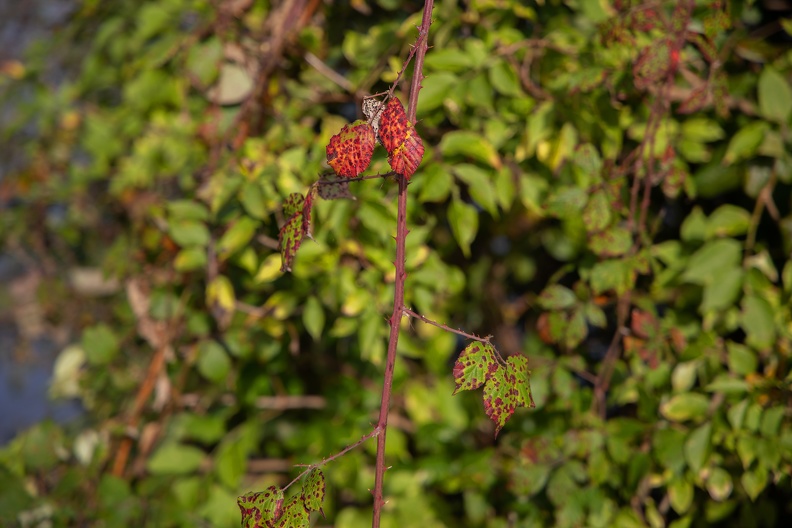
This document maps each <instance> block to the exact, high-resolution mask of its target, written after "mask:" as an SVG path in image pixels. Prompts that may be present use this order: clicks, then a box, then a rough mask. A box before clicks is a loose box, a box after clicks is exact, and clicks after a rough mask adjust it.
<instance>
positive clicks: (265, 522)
mask: <svg viewBox="0 0 792 528" xmlns="http://www.w3.org/2000/svg"><path fill="white" fill-rule="evenodd" d="M237 504H238V505H239V511H240V512H242V528H265V527H269V526H274V524H275V522H277V520H278V519H279V518H280V515H281V511H282V510H281V508H282V506H283V490H282V489H280V488H278V487H276V486H270V487H269V488H267V489H265V490H264V491H256V492H251V493H247V494H245V495H242V496H241V497H238V498H237Z"/></svg>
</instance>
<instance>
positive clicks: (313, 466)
mask: <svg viewBox="0 0 792 528" xmlns="http://www.w3.org/2000/svg"><path fill="white" fill-rule="evenodd" d="M380 431H381V429H380V428H379V427H375V428H374V429H373V430H372V431H371V432H370V433H368V434H366V435H363V436H362V437H360V440H358V441H357V442H355V443H354V444H350V445H348V446H346V447H345V448H344V449H342V450H341V451H339V452H338V453H336V454H335V455H331V456H329V457H327V458H323V459H322V461H321V462H317V463H315V464H311V465H308V466H301V467H305V471H303V472H302V473H300V474H299V475H297V476H296V477H294V479H293V480H292V481H291V482H289V483H288V484H286V485H285V486H283V491H286V490H287V489H289V487H290V486H291V485H292V484H294V483H295V482H297V481H298V480H300V479H301V478H303V477H304V476H305V475H307V474H308V473H310V472H311V471H313V470H314V469H316V468H319V467H322V466H324V465H325V464H328V463H330V462H332V461H333V460H335V459H336V458H338V457H341V456H344V455H346V454H347V453H349V452H350V451H352V450H353V449H355V448H356V447H358V446H359V445H361V444H362V443H363V442H365V441H366V440H368V439H369V438H372V437H374V436H377V435H379V434H380Z"/></svg>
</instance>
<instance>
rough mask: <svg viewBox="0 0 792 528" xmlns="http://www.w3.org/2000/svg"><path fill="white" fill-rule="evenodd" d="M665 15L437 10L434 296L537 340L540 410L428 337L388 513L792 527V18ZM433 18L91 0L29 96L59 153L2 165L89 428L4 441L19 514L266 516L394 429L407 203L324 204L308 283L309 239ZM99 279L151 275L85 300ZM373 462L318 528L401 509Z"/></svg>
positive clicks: (404, 412)
mask: <svg viewBox="0 0 792 528" xmlns="http://www.w3.org/2000/svg"><path fill="white" fill-rule="evenodd" d="M287 4H288V3H287ZM614 4H615V5H614ZM632 4H633V5H632V6H630V2H607V1H598V0H568V1H565V2H561V1H559V0H545V1H543V2H537V3H533V2H531V3H525V2H521V1H517V0H514V1H510V0H503V1H487V0H477V1H473V2H464V3H460V2H455V1H452V0H449V1H441V2H438V5H437V6H436V9H435V12H434V24H433V26H432V34H431V36H430V44H431V45H432V46H433V47H432V48H431V49H430V50H429V54H428V55H427V59H426V67H425V71H424V73H425V75H426V79H425V80H424V82H423V90H422V91H421V94H420V104H419V108H418V118H419V123H418V125H417V128H418V131H419V133H420V134H421V136H422V137H423V141H424V144H425V145H426V155H425V158H424V162H423V164H422V166H421V168H420V169H419V171H418V172H417V173H416V175H415V176H414V177H413V178H412V183H411V184H410V196H411V198H410V204H409V219H408V221H409V225H410V229H411V231H410V235H409V237H408V240H407V253H408V255H407V266H408V279H407V281H408V282H407V293H406V302H407V304H408V306H411V307H412V308H413V309H415V310H416V311H419V312H420V313H422V314H425V315H427V316H428V317H430V318H432V319H435V320H437V321H440V322H444V323H447V324H449V325H450V326H453V327H459V328H463V329H465V330H467V331H469V332H475V333H478V334H481V335H486V334H493V335H494V342H495V343H496V345H497V346H498V347H499V349H500V350H501V352H502V353H504V354H507V355H508V354H514V353H523V354H525V355H526V356H527V357H528V358H529V364H530V365H531V368H532V370H533V378H532V387H533V394H534V398H535V400H536V409H535V410H530V411H529V410H525V409H520V410H518V412H517V413H516V414H515V416H514V417H513V418H512V420H511V421H510V422H509V423H508V424H507V425H506V427H505V428H504V430H503V431H502V432H501V433H500V435H499V436H498V438H497V439H494V438H493V435H492V431H493V425H492V424H491V423H490V422H489V420H488V419H487V417H486V416H485V415H484V412H483V409H482V404H481V397H480V394H461V395H459V396H456V397H452V396H451V393H452V391H453V387H454V385H453V378H452V375H451V367H452V364H453V361H454V359H455V356H456V354H457V353H458V352H459V351H460V350H461V349H462V347H463V346H464V343H463V342H461V341H458V340H457V339H456V337H455V336H454V335H452V334H448V333H444V332H441V331H439V330H437V329H436V328H433V327H430V326H426V325H423V324H422V323H420V322H414V321H409V320H406V319H405V321H404V333H403V336H402V340H401V341H400V357H399V362H398V365H397V373H396V383H395V394H396V400H395V404H394V407H393V411H392V412H393V419H392V420H391V429H390V430H389V433H388V450H389V453H388V463H389V465H391V466H392V468H391V469H390V470H389V471H388V473H387V475H386V496H387V498H388V501H389V502H388V505H387V507H386V512H385V519H384V523H385V525H386V526H424V527H430V526H486V527H500V526H504V527H505V526H558V527H573V526H587V527H597V526H602V527H610V526H623V527H627V526H652V527H660V526H674V527H676V528H682V527H686V526H704V525H715V524H717V525H718V526H740V527H748V526H774V525H776V523H778V522H780V520H781V519H783V518H784V517H787V518H788V516H790V515H792V511H790V504H792V502H791V501H790V499H792V487H791V486H790V476H789V475H790V473H791V472H792V420H790V381H792V377H791V376H790V365H789V355H790V345H791V343H792V341H790V339H792V313H791V312H790V295H792V264H790V261H789V255H790V250H791V249H792V236H791V235H792V220H791V219H792V216H790V205H792V204H791V202H790V196H791V195H792V193H790V189H792V185H791V184H792V160H791V159H790V144H792V138H790V131H789V124H790V113H792V88H791V87H790V75H791V74H792V54H791V53H790V47H789V42H790V30H792V23H790V22H789V21H788V20H783V21H782V22H781V27H782V28H783V29H784V31H780V30H777V31H776V32H775V33H773V34H772V35H771V36H770V37H768V36H767V35H766V32H762V31H755V29H756V28H757V27H762V26H761V24H762V20H761V14H762V12H761V10H760V9H759V8H758V6H757V5H754V4H753V2H740V1H735V2H729V3H728V5H726V6H719V4H720V2H709V1H707V2H704V1H697V2H695V3H694V4H695V5H694V9H693V10H692V12H691V13H690V14H689V18H686V17H687V15H686V14H684V13H682V14H680V11H679V9H678V8H676V7H675V6H676V5H677V3H676V2H670V3H666V4H663V3H648V2H647V3H645V4H641V5H638V3H637V2H632ZM421 7H422V6H421V4H420V3H419V2H413V1H404V2H399V1H395V0H379V1H377V2H374V1H369V2H366V1H365V0H360V1H357V2H352V3H351V6H350V5H347V3H346V2H334V3H324V2H314V3H308V7H306V11H305V12H304V13H306V14H305V15H304V16H302V17H293V18H292V19H284V20H286V21H285V22H284V21H283V20H281V21H280V22H273V21H275V20H276V19H277V13H278V12H277V10H275V9H273V7H272V6H270V4H269V2H264V1H255V2H252V4H251V5H249V6H246V5H245V3H244V2H240V3H222V2H218V3H211V2H207V1H204V0H157V1H144V2H139V1H136V2H132V1H117V2H96V1H85V2H83V3H81V4H80V5H79V6H78V8H77V10H76V12H75V13H74V15H73V17H72V19H71V21H70V23H69V24H68V26H67V27H65V28H63V29H62V30H61V31H59V32H58V33H57V34H56V35H55V36H54V38H52V39H49V40H47V41H43V42H40V43H38V44H37V45H36V46H35V47H34V48H33V49H32V50H31V51H30V53H29V54H28V56H27V58H26V59H25V60H24V61H23V64H24V69H25V71H24V75H23V76H22V77H21V78H19V79H12V78H11V76H10V75H6V76H5V77H0V90H1V91H2V92H0V93H2V94H4V95H5V96H9V97H16V98H18V99H17V100H20V101H21V103H20V105H19V106H18V107H17V108H16V109H15V112H14V116H13V117H14V119H13V122H12V123H6V124H5V125H4V126H5V128H4V131H3V132H4V134H5V137H6V140H8V141H16V142H17V143H16V144H19V145H20V148H24V152H25V156H26V159H27V160H29V163H27V164H26V165H25V167H24V168H23V169H22V170H19V171H18V172H16V173H14V174H11V175H7V176H5V177H4V179H3V181H2V182H0V186H2V190H3V193H2V194H0V196H5V197H9V196H10V197H13V200H10V199H9V200H6V198H3V199H4V200H6V202H5V203H3V205H2V207H3V210H2V215H0V240H2V243H3V245H4V247H5V248H6V251H14V252H23V253H25V254H27V255H36V256H37V258H39V259H41V262H42V268H43V269H45V270H46V271H47V274H46V279H45V283H44V284H43V285H42V292H41V298H42V303H43V305H44V307H45V309H46V314H47V316H48V318H49V321H50V322H52V323H53V324H63V325H66V326H68V327H69V328H72V329H73V330H74V333H73V334H72V339H71V342H72V343H73V344H72V345H71V346H69V347H67V348H66V349H65V350H64V352H63V353H62V354H61V360H60V362H59V366H60V369H59V370H57V375H56V377H55V379H54V385H53V391H54V393H55V394H56V396H57V395H59V396H61V397H78V398H80V399H81V400H82V402H83V404H84V405H85V407H86V409H87V411H88V412H87V415H86V416H85V418H84V419H83V420H81V421H80V422H79V423H73V424H68V425H65V426H59V425H55V424H52V423H42V424H39V425H37V426H35V427H33V428H32V429H30V430H28V431H26V432H24V433H22V434H20V435H19V436H18V437H17V438H16V439H15V440H13V441H12V442H11V443H10V444H8V445H6V446H4V447H3V448H2V450H0V524H2V525H4V526H6V525H14V524H15V523H19V524H25V522H28V524H25V525H28V526H33V525H36V524H35V523H33V524H30V523H31V522H33V521H30V520H31V519H50V520H51V521H52V522H53V524H54V525H55V526H85V525H92V526H93V525H95V526H143V525H146V526H162V527H165V526H185V527H187V526H190V527H192V526H232V525H238V523H239V512H238V509H237V506H236V497H237V496H238V495H241V494H242V493H244V492H247V491H250V490H256V489H263V488H265V487H267V486H269V485H272V484H277V485H283V484H284V483H285V482H288V480H290V479H291V477H292V476H293V475H295V474H297V472H298V469H297V468H292V469H290V465H292V464H298V463H311V462H315V461H318V460H320V459H321V458H322V457H323V456H327V455H329V454H332V453H334V452H337V451H339V450H340V449H342V448H343V447H344V446H346V445H348V444H350V443H352V442H354V441H355V440H357V439H358V438H360V437H361V436H362V435H364V434H366V433H367V432H369V431H370V430H371V427H372V424H373V423H374V422H376V416H377V411H378V408H379V391H380V381H379V380H380V376H381V373H382V369H383V359H384V352H385V346H386V342H385V340H386V336H387V329H388V328H387V323H386V320H385V318H386V316H387V314H388V313H389V310H390V304H391V302H392V301H391V299H392V282H393V275H394V270H393V265H392V260H393V258H394V257H393V250H394V244H393V240H392V238H391V237H392V236H393V234H394V233H395V192H396V186H395V185H394V184H392V183H391V182H384V183H383V182H381V181H377V180H373V181H366V182H360V183H357V184H354V185H353V186H352V192H353V194H354V195H355V196H356V198H357V199H356V200H355V201H352V200H337V201H328V202H325V201H320V202H319V203H318V204H317V205H316V206H315V208H314V238H315V239H316V241H315V242H310V241H307V242H306V243H305V244H304V246H303V247H302V248H301V249H300V251H299V253H298V255H297V258H296V262H295V265H294V272H293V273H292V274H287V275H284V274H281V273H280V272H279V267H280V256H279V254H278V252H277V236H278V228H279V225H280V223H282V222H283V217H282V212H281V203H282V201H283V199H284V198H285V197H286V196H288V195H289V193H292V192H304V191H305V190H306V188H307V186H308V185H309V184H310V183H312V182H313V181H315V180H316V178H317V175H318V174H320V173H321V172H323V171H326V170H327V169H326V165H325V161H324V156H325V152H324V149H325V145H326V144H327V142H328V140H329V138H330V136H331V135H332V134H334V133H336V132H337V131H338V130H339V129H340V127H341V126H342V124H344V123H346V122H348V121H351V120H353V119H354V118H355V117H357V115H355V112H356V109H357V108H359V105H358V103H359V99H358V101H357V102H356V100H355V97H354V95H355V93H357V95H358V97H360V96H362V95H364V94H366V93H369V92H374V91H378V90H381V89H383V88H385V87H387V83H389V82H391V81H392V80H393V79H394V78H395V72H396V71H398V69H399V68H400V66H401V62H402V60H403V59H404V58H405V57H406V55H407V53H408V52H409V46H410V44H411V43H412V42H414V39H415V36H416V31H415V27H416V25H417V24H418V22H419V20H420V8H421ZM720 8H723V9H720ZM724 10H725V11H724ZM273 13H275V14H273ZM724 13H726V14H724ZM658 14H661V15H662V17H663V18H664V19H665V20H666V22H667V23H666V25H662V24H660V23H657V24H654V25H653V24H652V22H651V21H652V20H655V21H657V20H660V19H659V18H658ZM683 15H684V16H683ZM685 28H687V30H688V31H690V32H691V33H690V35H692V34H693V33H696V34H698V35H699V37H698V40H695V39H693V40H691V41H684V31H685ZM776 29H778V28H776ZM680 35H681V37H680ZM705 35H706V36H707V37H711V40H708V39H705V38H704V36H705ZM675 39H676V40H675ZM680 39H682V40H680ZM674 46H677V48H676V49H677V50H678V52H679V54H678V56H677V58H676V59H675V58H674V55H673V53H672V50H673V49H675V48H674ZM314 57H315V58H316V59H318V60H319V61H321V63H323V64H324V65H325V66H326V67H328V68H331V69H332V70H335V71H336V72H338V73H340V74H341V75H342V76H343V77H344V78H345V79H347V81H348V82H349V83H350V86H351V92H350V91H349V90H348V89H347V88H345V87H342V86H340V85H339V84H337V82H336V81H334V80H333V78H331V76H329V75H328V74H327V72H326V71H325V70H324V69H322V68H321V66H320V67H319V69H317V67H316V66H314V65H312V64H318V62H317V61H316V60H314ZM241 63H242V64H243V66H240V64H241ZM53 64H57V65H58V66H57V68H64V69H65V70H66V71H68V72H70V75H69V76H68V79H67V80H66V81H65V82H62V83H60V84H55V83H54V82H53V81H52V75H51V74H52V69H53V67H54V66H53ZM246 67H247V68H249V69H250V70H251V71H253V72H254V75H252V76H250V75H248V74H247V73H245V68H246ZM669 68H671V69H670V70H669ZM256 71H264V72H266V73H265V74H264V75H261V76H256V75H255V72H256ZM669 72H670V73H669ZM221 73H222V75H221ZM221 76H222V77H224V79H221ZM234 76H235V77H234ZM218 81H222V82H227V83H228V84H227V86H225V87H223V88H219V89H218V88H215V89H214V91H212V89H211V87H212V86H216V85H217V83H218ZM222 82H221V84H222ZM246 83H252V85H253V86H252V90H253V93H254V94H256V97H255V99H251V100H250V101H249V102H247V103H245V102H243V99H244V97H245V95H246V91H245V88H246ZM235 88H236V89H238V90H240V93H236V94H235V93H234V89H235ZM402 100H405V101H406V97H404V96H402ZM220 103H223V104H220ZM685 105H687V106H685ZM31 127H32V128H31ZM31 130H34V132H33V134H32V135H33V137H30V131H31ZM25 134H27V136H25ZM20 138H21V139H20ZM20 141H22V142H21V143H20ZM374 169H375V170H377V169H378V170H381V171H383V172H384V171H386V170H387V163H386V160H385V159H384V157H383V156H382V154H381V153H380V154H379V155H378V156H377V155H375V159H374ZM636 181H637V182H638V183H637V184H635V183H634V182H636ZM646 181H649V182H650V185H649V186H648V188H649V191H648V192H646V194H644V189H645V188H646V186H645V185H644V182H646ZM634 185H635V187H633V186H634ZM634 188H635V189H637V190H636V191H635V192H636V194H635V196H636V198H635V199H633V198H632V197H633V189H634ZM45 264H46V265H45ZM74 266H88V267H95V266H100V267H101V268H102V269H103V270H104V271H105V272H106V273H107V274H108V276H109V277H112V278H114V279H116V280H117V281H118V284H119V287H118V288H117V290H116V292H115V293H114V294H113V295H112V296H110V297H107V298H102V299H98V300H97V299H89V298H80V297H79V296H75V294H74V292H71V291H70V290H69V286H68V282H67V281H66V271H67V270H68V269H70V268H71V267H74ZM135 295H137V297H135ZM141 310H142V311H141ZM614 334H617V335H618V336H619V337H620V339H618V340H617V341H615V342H616V343H617V345H616V346H615V347H614V346H611V342H612V340H613V336H614ZM609 350H610V353H608V351H609ZM158 354H160V357H162V358H164V360H165V366H164V370H163V371H162V374H161V375H160V376H159V377H158V379H159V381H158V383H157V386H156V388H155V390H154V397H152V398H150V399H149V400H148V402H147V404H146V405H145V406H144V407H143V412H142V416H141V417H140V419H139V420H138V421H136V422H135V423H132V424H131V425H132V426H131V427H129V425H130V422H129V421H128V420H129V416H130V415H134V399H135V395H136V394H137V393H138V391H139V390H140V387H141V386H142V384H143V383H144V379H146V378H147V372H148V369H149V365H150V363H151V362H152V360H153V358H155V357H157V355H158ZM604 379H609V380H610V383H609V387H608V388H607V391H604V392H602V391H601V392H599V393H598V391H596V390H595V388H594V385H595V384H596V383H597V380H599V385H600V387H603V384H602V381H603V380H604ZM150 381H152V380H150ZM307 396H313V397H314V398H307ZM125 436H131V437H133V438H134V441H133V442H132V445H133V446H134V447H133V449H132V453H131V457H130V459H129V462H128V464H126V471H125V472H124V474H123V476H113V474H112V472H111V468H112V466H113V464H114V461H115V460H116V457H117V456H118V451H119V446H120V445H121V444H122V443H123V441H122V438H124V437H125ZM373 448H374V445H373V442H371V443H370V444H366V445H365V446H364V447H362V448H361V449H358V450H355V451H353V452H351V453H349V454H348V455H346V456H344V457H342V458H340V459H339V460H338V461H335V462H333V463H332V464H331V465H329V466H328V467H327V468H326V470H325V473H326V476H327V479H328V499H327V502H326V503H325V506H324V511H325V512H326V514H327V519H326V520H325V521H322V520H318V521H315V522H316V523H318V525H333V526H338V527H358V526H367V525H369V523H370V520H369V519H370V502H371V497H370V494H369V491H368V489H369V488H371V487H372V486H373V481H374V478H373V469H372V462H373Z"/></svg>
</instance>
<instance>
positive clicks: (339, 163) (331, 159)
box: [327, 119, 375, 178]
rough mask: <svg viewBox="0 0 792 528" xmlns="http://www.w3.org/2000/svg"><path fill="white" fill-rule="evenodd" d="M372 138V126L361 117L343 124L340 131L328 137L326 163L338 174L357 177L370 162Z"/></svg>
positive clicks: (372, 148)
mask: <svg viewBox="0 0 792 528" xmlns="http://www.w3.org/2000/svg"><path fill="white" fill-rule="evenodd" d="M374 138H375V135H374V128H373V127H372V126H371V125H369V124H368V123H367V122H365V121H363V120H362V119H361V120H358V121H355V122H354V123H352V124H350V125H344V128H342V129H341V132H339V133H338V134H336V135H335V136H333V137H332V138H330V143H329V144H328V145H327V163H329V164H330V166H331V167H332V168H333V170H334V171H335V172H336V174H338V175H339V176H344V177H346V178H355V177H357V176H358V175H359V174H360V173H361V172H363V171H364V170H366V169H367V168H368V166H369V164H370V163H371V154H372V153H373V152H374V143H375V140H374Z"/></svg>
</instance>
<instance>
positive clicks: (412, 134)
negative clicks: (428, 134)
mask: <svg viewBox="0 0 792 528" xmlns="http://www.w3.org/2000/svg"><path fill="white" fill-rule="evenodd" d="M379 138H380V142H381V143H382V146H383V147H385V150H387V151H388V163H389V164H390V166H391V168H392V169H393V170H394V172H397V173H398V174H401V175H403V176H406V177H407V178H409V177H410V176H412V175H413V174H414V173H415V170H416V169H417V168H418V165H419V164H420V163H421V159H423V155H424V146H423V141H421V137H420V136H419V135H418V132H417V131H416V130H415V127H414V126H413V124H412V123H410V122H409V121H408V120H407V114H406V113H405V112H404V107H403V106H402V104H401V101H399V99H398V98H396V97H394V98H392V99H391V100H390V101H388V104H387V106H386V107H385V110H383V111H382V115H381V117H380V122H379Z"/></svg>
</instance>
